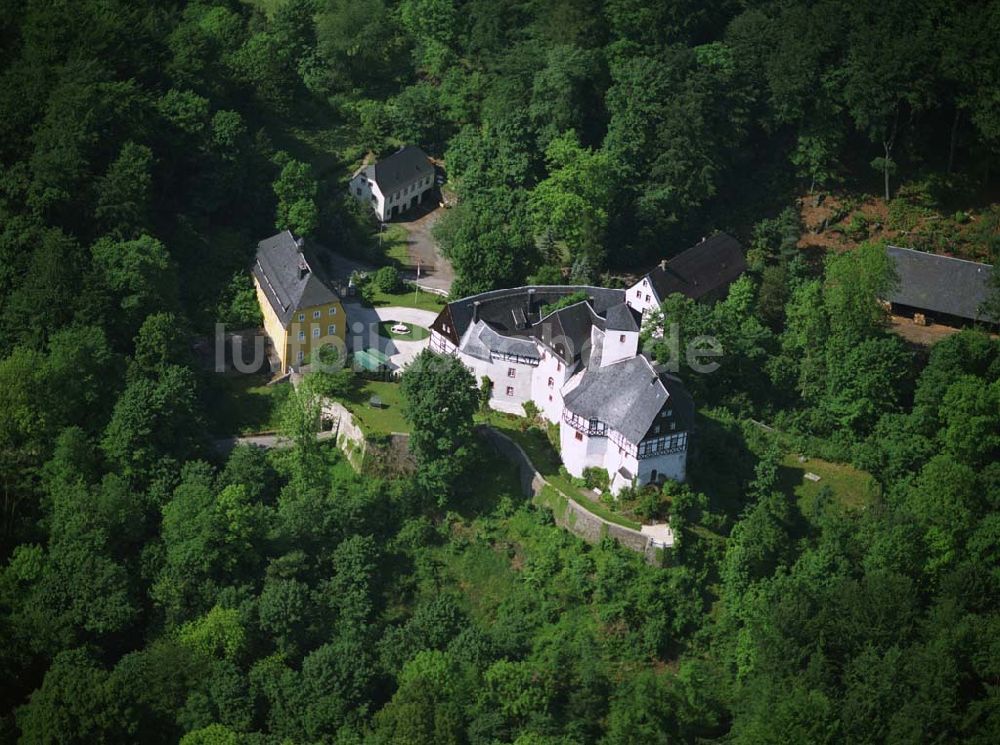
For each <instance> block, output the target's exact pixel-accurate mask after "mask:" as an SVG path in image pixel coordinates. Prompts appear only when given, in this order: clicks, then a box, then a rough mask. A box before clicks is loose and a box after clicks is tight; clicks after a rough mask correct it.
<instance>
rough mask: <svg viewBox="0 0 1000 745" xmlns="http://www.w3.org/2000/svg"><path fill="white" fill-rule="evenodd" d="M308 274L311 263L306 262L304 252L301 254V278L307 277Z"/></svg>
mask: <svg viewBox="0 0 1000 745" xmlns="http://www.w3.org/2000/svg"><path fill="white" fill-rule="evenodd" d="M300 240H301V239H300ZM308 274H309V264H307V263H306V259H305V257H304V256H303V255H302V254H299V279H305V278H306V275H308Z"/></svg>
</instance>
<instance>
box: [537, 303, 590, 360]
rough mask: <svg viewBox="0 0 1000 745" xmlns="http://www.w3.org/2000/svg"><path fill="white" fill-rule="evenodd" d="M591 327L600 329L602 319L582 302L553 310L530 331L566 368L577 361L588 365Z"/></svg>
mask: <svg viewBox="0 0 1000 745" xmlns="http://www.w3.org/2000/svg"><path fill="white" fill-rule="evenodd" d="M594 326H597V327H598V328H600V329H603V328H604V319H603V318H601V317H600V316H598V315H597V314H596V313H594V311H593V310H592V309H591V307H590V303H589V302H587V301H586V300H581V301H580V302H579V303H574V304H573V305H569V306H567V307H565V308H560V309H559V310H554V311H552V312H551V313H549V314H548V315H547V316H545V317H544V318H542V319H541V320H540V321H539V322H538V323H536V324H535V325H534V327H532V332H533V333H534V336H535V338H537V339H538V340H539V341H541V342H542V343H543V344H544V345H545V346H547V347H548V348H549V349H551V350H552V352H553V353H554V354H555V355H556V356H558V357H559V358H560V359H561V360H562V361H563V362H564V363H566V364H567V365H571V364H573V363H574V362H576V361H577V360H583V363H584V364H587V359H588V358H589V353H590V330H591V329H592V328H593V327H594Z"/></svg>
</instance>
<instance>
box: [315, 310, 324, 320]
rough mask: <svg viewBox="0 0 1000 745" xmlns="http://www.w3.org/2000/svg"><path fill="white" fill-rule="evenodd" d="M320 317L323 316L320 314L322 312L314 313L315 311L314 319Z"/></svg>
mask: <svg viewBox="0 0 1000 745" xmlns="http://www.w3.org/2000/svg"><path fill="white" fill-rule="evenodd" d="M320 315H322V314H321V313H320V311H318V310H314V311H313V318H319V317H320Z"/></svg>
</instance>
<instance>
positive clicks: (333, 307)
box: [330, 305, 337, 316]
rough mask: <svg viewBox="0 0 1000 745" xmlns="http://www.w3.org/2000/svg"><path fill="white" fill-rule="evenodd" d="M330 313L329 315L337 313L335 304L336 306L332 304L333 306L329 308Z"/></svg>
mask: <svg viewBox="0 0 1000 745" xmlns="http://www.w3.org/2000/svg"><path fill="white" fill-rule="evenodd" d="M330 315H331V316H335V315H337V306H336V305H334V306H332V307H331V308H330Z"/></svg>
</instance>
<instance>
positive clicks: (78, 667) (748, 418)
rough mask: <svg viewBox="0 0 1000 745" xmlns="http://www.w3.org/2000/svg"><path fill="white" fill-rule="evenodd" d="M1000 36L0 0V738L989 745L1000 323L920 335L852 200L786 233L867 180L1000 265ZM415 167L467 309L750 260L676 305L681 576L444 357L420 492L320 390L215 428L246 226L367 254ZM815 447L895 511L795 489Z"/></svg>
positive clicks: (297, 1)
mask: <svg viewBox="0 0 1000 745" xmlns="http://www.w3.org/2000/svg"><path fill="white" fill-rule="evenodd" d="M998 38H1000V2H997V0H989V1H987V0H977V1H974V2H963V3H956V2H944V1H943V0H918V1H917V2H914V0H905V1H904V0H880V1H879V2H874V0H818V1H816V2H787V1H785V0H780V1H779V0H763V1H759V2H758V1H754V2H734V1H733V0H711V1H709V2H695V1H694V0H673V1H671V2H642V1H641V0H604V1H603V2H602V1H601V0H554V1H553V2H548V1H544V2H543V1H542V0H399V1H398V2H397V1H395V0H254V1H250V0H248V1H246V2H238V1H237V0H198V1H196V2H190V3H181V2H169V1H168V2H152V0H78V1H76V2H71V3H58V2H47V1H46V0H0V52H2V59H3V62H2V63H0V350H2V351H0V411H2V412H3V413H2V415H0V489H2V508H3V509H2V514H0V630H2V632H3V638H4V640H5V642H6V643H5V644H4V647H3V649H2V650H0V671H2V679H3V681H4V682H3V686H4V693H5V695H4V697H3V701H4V706H3V709H2V712H0V739H2V740H4V741H14V740H23V741H24V742H30V743H35V742H38V743H49V742H52V743H55V742H59V743H68V742H88V743H90V742H104V741H106V742H119V741H121V742H134V741H141V742H177V741H181V742H184V743H188V745H192V744H194V743H209V742H226V743H235V742H251V743H271V742H275V743H277V742H336V743H343V744H344V745H347V744H349V743H350V744H353V743H360V742H375V743H390V742H408V743H435V744H437V743H477V744H478V743H482V744H483V745H485V744H487V743H496V742H512V743H513V742H516V743H519V744H520V745H528V744H539V745H541V744H543V743H544V744H546V745H549V744H551V745H555V744H556V743H559V744H561V745H568V744H569V743H590V742H602V743H615V744H618V743H640V742H641V743H649V742H667V741H681V742H698V741H709V740H720V741H721V740H725V741H730V742H747V743H759V742H779V741H780V742H787V741H797V742H831V743H833V742H876V741H886V740H892V741H921V740H935V741H957V740H963V741H970V742H983V743H991V742H997V741H998V740H1000V700H998V695H1000V694H998V690H1000V689H998V687H997V679H998V676H1000V669H998V666H1000V653H998V651H997V649H996V647H997V639H998V638H1000V633H998V632H1000V613H998V609H1000V572H998V567H1000V522H998V518H997V509H998V507H1000V382H998V381H1000V346H998V341H997V339H996V337H995V336H990V335H988V334H987V333H984V332H983V331H982V330H981V329H975V328H971V329H966V330H963V331H962V332H961V333H956V334H954V335H951V336H949V337H948V338H947V339H944V340H942V341H940V342H939V343H937V344H936V345H935V346H933V347H932V348H930V349H927V348H914V347H913V346H912V345H910V344H907V343H905V342H904V341H902V340H901V339H900V337H899V336H897V335H895V334H894V333H892V330H891V328H890V327H889V323H888V321H889V319H888V318H887V316H886V313H885V309H884V307H883V306H882V305H881V304H880V303H879V300H880V298H882V297H883V296H884V294H885V292H886V289H887V288H889V287H891V286H892V283H893V282H894V277H893V276H892V271H891V267H890V266H888V264H887V262H886V260H885V251H884V242H883V241H880V240H878V239H877V238H878V235H877V234H876V233H877V231H875V230H874V229H872V230H871V231H870V230H869V227H870V226H869V225H868V224H867V223H865V222H864V221H860V222H858V223H857V224H854V223H852V224H851V226H848V227H845V228H844V230H846V231H847V232H849V233H851V234H852V235H854V234H856V237H857V240H854V239H853V238H852V243H851V246H850V248H851V250H846V251H830V252H828V253H826V254H823V253H822V252H820V254H819V255H817V254H816V253H815V252H806V251H802V250H800V249H799V245H798V244H799V239H800V237H801V236H802V235H803V234H804V232H805V230H806V228H805V227H804V225H803V223H802V219H801V211H800V209H799V208H800V207H801V206H802V204H803V203H814V204H815V203H818V201H819V200H821V199H822V198H825V197H826V196H829V195H833V194H836V195H837V196H838V198H839V199H840V200H842V202H843V203H847V202H849V201H852V200H853V201H854V202H855V203H857V202H860V201H862V200H865V199H871V198H873V199H875V200H876V201H877V202H878V204H879V205H880V208H883V209H884V213H885V220H886V221H890V220H891V221H894V224H895V225H897V227H898V230H897V232H896V235H897V236H901V238H899V239H900V240H907V239H909V238H913V240H914V241H916V240H917V237H918V236H917V233H918V231H917V230H916V223H917V222H918V221H919V222H921V224H924V223H926V224H929V225H937V226H940V225H945V226H947V230H951V229H955V230H957V229H958V227H959V226H961V229H962V231H963V236H965V237H964V238H963V240H962V241H961V243H959V242H957V240H956V239H955V236H954V235H952V234H950V233H948V232H947V230H946V229H943V228H933V229H928V230H929V232H928V233H922V234H921V235H922V236H926V235H929V236H930V237H929V238H926V245H922V246H921V248H924V249H930V250H940V251H944V250H948V251H952V250H953V252H956V253H962V254H963V255H966V256H967V257H968V258H975V259H978V260H984V261H987V262H993V263H998V261H1000V209H998V207H997V206H996V203H995V202H996V200H995V195H996V184H997V177H996V171H997V167H996V166H997V162H998V159H1000V45H998V44H997V43H996V40H997V39H998ZM403 144H417V145H419V146H421V147H422V148H424V149H425V150H426V151H427V152H428V153H429V154H431V155H432V156H434V157H435V159H437V160H438V161H440V162H442V163H443V170H444V172H445V173H446V175H447V183H446V184H445V187H446V189H447V190H448V191H449V193H454V194H455V195H456V201H457V205H456V206H455V207H453V208H452V209H449V210H447V212H446V214H445V215H444V216H443V217H442V218H441V219H440V221H439V223H438V225H437V228H436V237H437V240H438V242H439V243H440V245H441V247H442V249H443V251H444V252H445V253H446V254H447V256H448V257H449V259H450V260H451V262H452V264H453V265H454V268H455V271H456V282H455V285H454V287H453V293H454V294H455V295H456V296H461V295H464V294H467V293H472V292H479V291H484V290H489V289H492V288H497V287H505V286H515V285H518V284H522V283H524V282H525V281H528V280H529V279H530V280H534V281H539V282H547V283H554V282H570V283H575V284H584V283H605V284H608V285H609V286H610V285H612V284H615V283H617V282H619V281H620V277H621V276H622V275H634V274H637V273H641V272H643V271H645V270H646V269H648V268H649V266H651V265H652V264H653V263H655V262H656V261H659V260H660V259H662V258H668V257H669V256H672V255H674V254H675V253H677V252H678V251H680V250H682V249H683V248H686V247H687V246H689V245H693V244H694V243H695V242H696V241H697V240H698V239H699V238H701V237H703V236H705V235H708V234H711V233H712V232H714V231H717V230H725V231H727V232H729V233H731V234H733V235H735V236H737V237H738V238H739V239H740V240H741V241H742V242H743V243H744V244H745V245H746V246H747V247H748V249H749V250H748V260H749V264H750V271H749V272H748V273H747V274H746V275H745V276H744V277H742V278H741V279H739V280H738V281H737V282H736V283H734V285H733V286H732V288H731V289H730V292H729V295H728V296H727V297H726V298H725V299H723V300H721V301H720V302H718V303H715V304H714V305H710V304H702V303H694V302H692V301H690V300H688V299H686V298H684V297H681V296H679V295H675V296H671V297H670V298H667V299H666V302H665V303H664V305H663V307H662V308H661V310H660V312H659V315H658V316H657V317H656V319H654V324H655V322H656V321H657V320H662V321H665V322H677V323H678V324H679V325H680V329H681V330H680V333H681V334H682V335H683V337H684V338H694V337H696V336H698V335H700V334H711V335H713V336H715V337H716V338H718V339H719V340H720V341H721V343H722V344H723V346H724V348H725V350H726V355H725V357H724V358H723V360H722V364H721V366H720V368H719V370H718V372H716V373H714V374H712V375H709V376H697V375H693V374H692V375H688V374H687V373H684V376H685V383H686V384H687V387H688V388H689V389H690V390H691V392H692V394H693V396H694V398H695V400H696V402H697V404H698V407H699V410H700V414H699V419H698V438H699V439H698V451H697V454H696V455H693V456H692V463H691V469H690V471H691V479H690V483H688V484H685V485H678V484H668V485H666V486H665V487H664V488H663V489H662V490H661V489H653V490H651V491H647V492H646V493H644V494H639V495H636V498H635V501H636V502H638V504H639V509H640V510H643V511H644V513H645V514H649V515H657V516H660V517H668V518H669V520H670V522H671V525H672V526H673V529H674V532H675V533H676V535H677V537H678V542H677V545H676V547H675V548H674V549H673V551H672V553H670V555H669V556H668V557H667V558H666V560H665V561H664V565H663V566H650V565H648V564H646V563H644V562H643V560H642V558H641V557H640V556H638V555H636V554H634V553H632V552H629V551H627V550H626V549H624V548H622V547H621V546H619V545H617V544H615V543H614V542H613V541H611V540H605V541H602V542H601V543H599V544H597V545H594V546H591V545H588V544H585V543H584V542H582V541H580V540H579V539H577V538H575V537H574V536H572V535H571V534H569V533H567V532H566V531H563V530H562V529H560V528H558V527H556V526H555V524H554V518H553V514H552V512H551V511H550V510H547V509H545V508H544V507H539V506H538V505H535V504H532V503H530V502H528V501H527V500H525V498H524V497H523V496H522V492H521V488H520V483H519V480H518V477H517V474H516V472H515V470H514V469H513V468H512V467H511V465H510V464H509V463H508V462H507V461H505V460H503V459H502V458H500V457H499V456H498V455H497V454H496V453H495V452H493V451H492V450H491V449H490V448H489V447H488V446H486V445H485V443H484V442H483V441H482V439H481V438H480V437H478V436H477V434H476V431H477V430H476V427H477V424H478V425H481V424H483V422H484V421H485V419H484V416H485V415H484V414H483V412H482V411H481V410H480V404H481V401H480V398H479V396H481V391H480V390H479V389H478V386H477V381H475V380H473V379H472V378H471V376H470V375H469V374H468V373H467V371H465V369H464V368H462V367H461V365H458V364H457V363H456V365H455V366H450V367H448V368H447V369H445V370H444V371H443V372H442V371H437V372H435V371H434V370H433V369H428V368H424V367H422V366H416V367H415V368H414V369H413V370H411V371H410V372H408V373H407V376H406V377H404V380H403V383H402V384H401V385H400V386H399V387H400V389H401V390H402V394H401V395H403V397H404V399H405V400H406V406H407V408H406V413H407V417H408V419H407V421H408V423H409V425H411V426H412V428H413V434H412V439H413V445H414V447H413V450H414V458H415V464H414V465H413V468H414V469H415V472H414V475H413V477H411V475H410V474H409V473H407V474H405V475H400V474H397V473H387V472H381V471H380V472H376V473H371V472H362V473H360V474H359V473H358V472H356V471H355V469H354V468H353V467H352V466H351V464H350V463H349V461H348V460H347V458H346V457H345V456H344V455H342V454H341V453H340V452H339V451H338V450H337V449H336V448H334V447H332V446H330V445H328V444H323V443H319V442H317V441H316V439H315V438H314V437H313V434H314V431H315V429H316V426H317V419H318V413H317V407H316V406H315V401H314V400H312V399H311V398H310V396H309V393H308V391H306V392H305V393H303V394H299V393H294V394H292V393H290V394H289V395H288V396H287V399H288V400H287V405H286V409H285V410H284V415H285V416H284V422H283V424H284V427H285V430H286V432H287V433H288V435H289V436H290V437H291V438H292V439H293V440H294V442H295V445H294V447H292V448H289V449H287V450H273V451H268V452H263V451H260V450H257V449H253V448H250V447H237V448H235V449H233V450H232V451H231V452H230V453H228V454H225V453H223V452H222V451H221V450H220V449H219V448H218V447H217V443H216V442H215V440H216V439H217V435H218V434H219V431H218V427H219V425H220V423H219V421H216V414H215V413H214V409H213V408H212V407H211V406H210V405H209V404H210V400H211V398H212V396H213V395H216V394H217V390H218V386H219V383H218V381H216V380H214V379H213V375H212V374H211V373H209V372H206V370H205V369H204V366H203V365H202V364H200V363H199V360H198V358H197V355H196V353H195V352H196V350H197V348H198V344H197V342H198V341H199V340H203V339H205V338H207V337H210V335H211V334H212V332H213V327H214V324H215V323H216V322H217V321H218V322H225V323H228V324H231V325H233V326H243V327H246V326H256V325H258V324H259V323H260V318H259V312H258V310H257V306H256V298H255V296H254V291H253V287H252V284H251V283H250V279H249V274H248V268H249V266H250V265H251V263H252V261H253V256H254V250H255V246H256V244H257V242H258V241H259V240H261V239H262V238H264V237H266V236H268V235H271V234H273V233H274V232H275V231H277V230H285V229H290V230H292V231H293V232H294V233H295V234H296V235H303V236H308V237H310V238H314V239H316V240H317V241H320V242H322V243H323V244H324V245H326V246H327V247H329V248H330V249H332V250H334V251H338V252H341V253H343V254H347V255H351V256H355V257H363V258H369V259H370V258H372V257H373V256H375V258H380V257H378V256H377V255H375V254H374V253H373V252H374V251H375V249H374V247H373V243H374V242H373V241H372V239H371V235H370V234H371V232H372V225H371V221H370V216H367V215H364V214H362V211H361V210H360V209H359V208H358V207H357V205H356V204H355V203H354V200H353V199H350V198H348V196H347V194H346V189H345V185H346V182H347V179H348V178H349V176H350V174H351V172H352V171H353V170H354V169H355V168H356V167H357V166H358V165H359V164H360V163H361V162H362V159H363V158H364V157H365V156H367V155H369V154H371V155H373V156H376V157H377V156H381V155H385V154H388V153H391V152H392V151H394V150H395V149H396V148H397V147H398V146H400V145H403ZM796 200H798V201H796ZM894 205H895V206H894ZM973 212H975V219H973V218H972V217H970V214H971V213H973ZM945 213H947V214H946V215H945V217H947V219H939V218H941V217H942V215H943V214H945ZM846 214H847V213H846V212H845V213H844V215H841V218H843V217H845V216H846ZM880 219H881V218H880ZM870 238H871V239H872V240H869V239H870ZM921 240H924V238H921ZM396 279H398V276H397V277H396ZM644 343H646V344H647V346H646V349H647V351H648V352H649V354H650V355H651V356H653V357H655V358H656V359H658V360H659V361H664V360H665V359H666V358H667V356H668V355H669V354H670V350H669V349H668V348H666V346H665V345H664V343H663V341H662V338H660V337H658V336H657V335H655V334H652V333H648V334H646V335H645V336H644ZM327 383H328V384H330V385H333V384H336V385H337V386H344V385H345V382H344V380H343V379H340V378H338V379H336V380H335V381H327ZM446 401H452V402H455V405H454V407H452V408H447V409H446V407H445V406H444V404H443V402H446ZM765 423H766V424H765ZM762 425H763V426H762ZM524 429H525V430H528V429H533V431H534V432H535V434H537V436H538V437H539V438H543V439H544V436H545V435H544V433H542V432H538V431H537V429H538V428H537V427H532V426H531V425H529V424H527V423H526V424H525V427H524ZM226 434H231V433H226ZM800 455H801V457H802V458H807V457H809V458H814V459H817V460H821V461H822V462H829V463H830V464H832V466H831V470H833V466H836V467H837V468H839V469H841V470H842V471H843V472H844V473H848V472H849V473H851V474H854V475H857V474H862V475H863V476H864V477H865V479H867V476H868V475H870V477H871V482H872V484H871V488H870V489H866V490H861V491H864V493H863V494H860V496H859V495H855V494H854V493H853V492H852V494H851V496H852V499H853V498H854V497H856V499H854V501H853V502H852V501H851V500H846V499H844V498H842V494H840V493H838V492H837V490H836V488H835V487H836V484H833V485H831V486H829V487H827V486H826V485H825V484H824V485H823V488H817V493H816V494H815V495H812V497H810V499H808V500H805V499H803V498H802V497H801V494H799V493H798V492H796V490H795V489H794V488H792V487H790V486H789V482H788V480H789V475H790V472H791V471H793V470H794V468H795V467H797V466H795V464H797V463H799V461H798V460H797V457H798V456H800ZM790 463H791V464H792V465H790ZM800 470H801V469H800ZM838 473H839V471H838ZM858 478H860V477H858ZM831 481H832V479H831ZM865 483H867V480H866V481H865ZM800 491H801V490H800ZM859 493H860V492H859Z"/></svg>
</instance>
